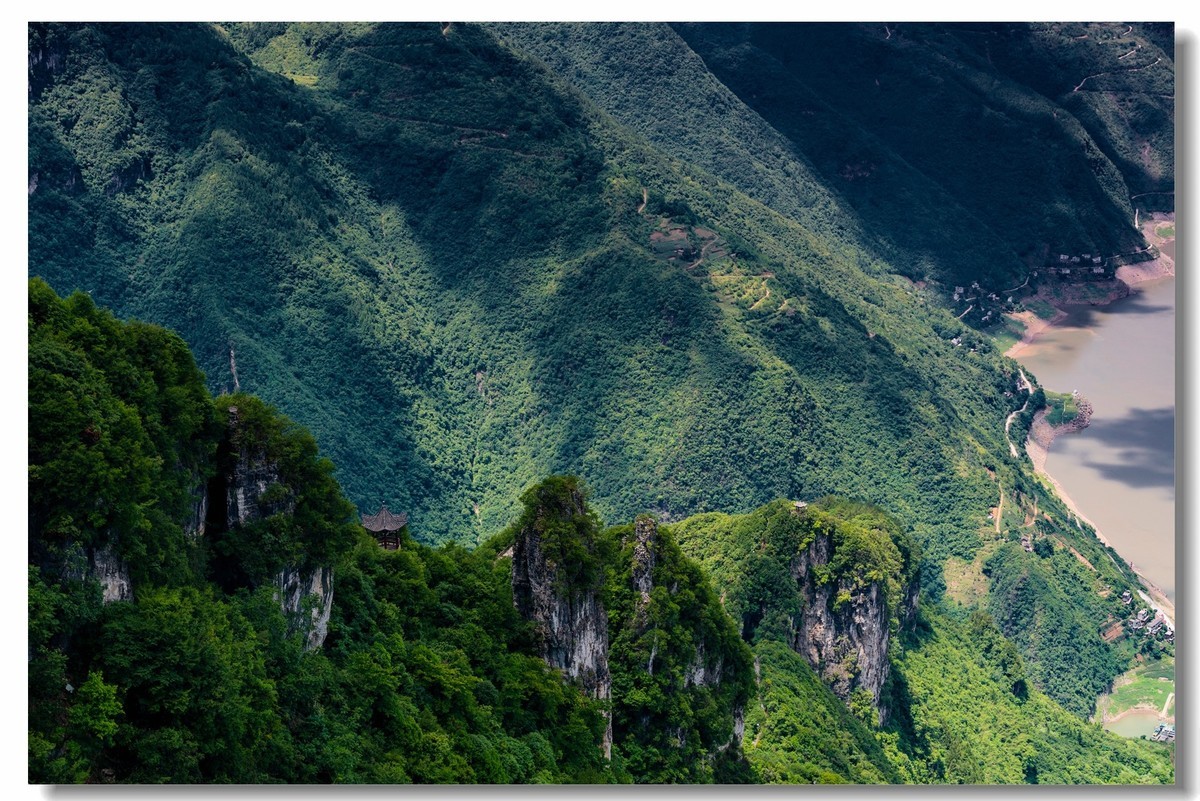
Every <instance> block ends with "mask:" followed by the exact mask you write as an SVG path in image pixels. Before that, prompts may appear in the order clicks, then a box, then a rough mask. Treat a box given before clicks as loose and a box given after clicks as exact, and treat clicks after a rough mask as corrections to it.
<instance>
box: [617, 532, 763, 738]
mask: <svg viewBox="0 0 1200 801" xmlns="http://www.w3.org/2000/svg"><path fill="white" fill-rule="evenodd" d="M660 536H661V535H660V534H659V530H658V523H657V521H656V520H655V519H654V518H653V517H650V516H648V515H642V516H640V517H638V518H637V520H636V521H635V522H634V531H633V537H634V539H633V558H632V564H631V568H632V569H631V571H630V572H631V575H630V580H631V586H632V587H633V590H634V592H635V593H636V596H635V601H634V603H635V612H634V619H633V625H634V627H635V629H636V630H637V631H638V633H639V634H640V633H644V632H646V631H647V629H648V626H649V625H650V623H649V618H650V615H649V606H650V602H651V601H650V593H651V592H652V591H653V590H654V587H655V581H654V570H655V567H656V566H657V565H658V564H659V562H660V561H662V560H661V559H660V550H661V548H662V543H661V538H660ZM667 560H668V561H669V557H667ZM678 590H679V587H678V586H677V585H674V586H670V587H667V591H668V592H669V593H671V594H672V595H673V594H675V593H676V592H677V591H678ZM664 656H665V654H663V653H662V652H660V651H658V650H657V649H655V650H652V651H651V654H650V660H649V662H648V664H647V665H646V671H647V673H649V674H653V673H654V671H655V669H656V666H657V665H656V663H658V662H659V661H660V660H662V659H663V658H664ZM683 664H684V665H686V667H685V668H684V671H683V686H682V687H681V688H679V689H681V690H685V691H686V690H688V689H689V688H692V687H717V686H718V685H720V684H721V681H722V679H723V678H724V677H725V675H726V673H727V672H736V668H732V667H731V666H728V665H726V664H725V659H724V657H723V655H722V654H721V653H720V652H719V651H718V652H717V653H711V652H710V650H709V649H708V648H706V647H705V641H704V639H703V637H702V636H701V637H698V638H697V639H696V641H695V647H694V649H693V650H692V651H691V653H690V654H684V655H683ZM731 715H732V719H733V733H732V736H731V737H730V739H729V741H728V742H725V743H722V744H720V745H719V746H717V750H719V751H723V750H725V749H727V748H729V747H730V746H731V745H736V746H740V745H741V742H742V735H743V733H744V732H745V729H746V721H745V708H744V706H743V705H741V704H736V705H734V706H733V708H732V709H731ZM672 739H673V740H674V741H676V742H678V743H679V744H680V745H683V744H684V743H685V742H686V736H685V734H684V733H683V730H682V728H680V729H678V730H676V731H674V733H673V735H672Z"/></svg>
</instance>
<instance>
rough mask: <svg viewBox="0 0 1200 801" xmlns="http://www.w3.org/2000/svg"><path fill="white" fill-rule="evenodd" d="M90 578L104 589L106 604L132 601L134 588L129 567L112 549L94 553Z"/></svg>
mask: <svg viewBox="0 0 1200 801" xmlns="http://www.w3.org/2000/svg"><path fill="white" fill-rule="evenodd" d="M89 561H90V565H89V567H90V570H89V571H88V572H89V577H90V578H92V579H94V580H96V581H98V582H100V586H101V587H103V589H104V596H103V599H104V603H106V604H110V603H113V602H114V601H132V600H133V586H132V585H131V584H130V582H129V565H127V564H125V562H123V561H122V560H121V559H120V558H118V557H117V555H116V554H115V553H113V551H112V549H111V548H97V549H96V550H94V551H92V556H91V559H90V560H89Z"/></svg>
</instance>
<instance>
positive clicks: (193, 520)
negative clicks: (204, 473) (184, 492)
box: [183, 484, 208, 539]
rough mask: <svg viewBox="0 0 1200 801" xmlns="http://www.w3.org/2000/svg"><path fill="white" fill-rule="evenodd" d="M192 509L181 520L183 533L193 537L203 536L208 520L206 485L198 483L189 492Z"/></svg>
mask: <svg viewBox="0 0 1200 801" xmlns="http://www.w3.org/2000/svg"><path fill="white" fill-rule="evenodd" d="M190 499H191V507H192V511H191V513H190V514H189V515H188V519H187V520H185V521H184V522H183V533H184V534H186V535H187V536H188V537H190V538H192V539H195V538H197V537H203V536H204V532H205V530H206V525H205V524H206V521H207V520H208V487H207V486H205V485H204V484H199V485H198V486H196V487H194V488H193V489H192V491H191V493H190Z"/></svg>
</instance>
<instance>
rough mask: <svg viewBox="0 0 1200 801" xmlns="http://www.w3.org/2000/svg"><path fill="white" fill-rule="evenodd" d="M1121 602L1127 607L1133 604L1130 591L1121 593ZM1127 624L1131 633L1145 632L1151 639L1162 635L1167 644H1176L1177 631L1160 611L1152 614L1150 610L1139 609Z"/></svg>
mask: <svg viewBox="0 0 1200 801" xmlns="http://www.w3.org/2000/svg"><path fill="white" fill-rule="evenodd" d="M1121 601H1122V602H1123V603H1124V604H1125V605H1126V606H1131V605H1132V604H1133V596H1132V595H1131V594H1130V593H1129V590H1126V591H1125V592H1123V593H1121ZM1127 623H1128V626H1129V629H1130V630H1131V631H1144V632H1145V633H1146V634H1147V635H1148V636H1150V637H1158V636H1160V635H1161V636H1162V638H1163V639H1165V640H1166V641H1167V642H1175V629H1173V628H1172V627H1171V624H1170V623H1168V622H1167V618H1166V615H1164V614H1163V613H1162V612H1161V611H1159V610H1154V612H1153V613H1151V611H1150V610H1149V609H1146V608H1142V609H1139V610H1138V613H1137V614H1136V615H1134V616H1133V617H1131V618H1129V620H1128V621H1127Z"/></svg>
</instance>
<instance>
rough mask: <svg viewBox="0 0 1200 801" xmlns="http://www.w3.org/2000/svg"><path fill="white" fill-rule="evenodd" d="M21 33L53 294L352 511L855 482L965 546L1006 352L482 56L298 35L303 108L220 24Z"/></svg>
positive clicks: (421, 44) (389, 32)
mask: <svg viewBox="0 0 1200 801" xmlns="http://www.w3.org/2000/svg"><path fill="white" fill-rule="evenodd" d="M31 35H32V36H33V43H32V45H31V47H32V52H33V53H34V55H35V60H36V61H37V62H38V65H37V66H36V67H35V69H34V70H33V76H34V79H33V82H32V84H31V88H32V91H33V96H32V98H31V112H30V120H31V122H30V124H31V136H32V137H33V139H34V140H36V141H35V146H34V147H33V155H32V156H31V159H32V161H31V167H30V170H31V186H33V185H34V183H36V187H35V188H34V189H33V190H32V194H31V196H30V212H31V233H30V246H31V254H32V256H31V263H32V264H33V265H35V266H34V270H35V271H36V272H37V273H38V274H41V275H43V276H45V277H46V278H47V280H49V281H50V282H51V284H52V285H54V286H55V287H57V288H58V289H60V290H63V291H66V290H68V289H72V288H82V289H86V290H89V291H91V292H92V294H93V296H94V297H95V298H96V299H97V300H99V301H102V302H105V303H111V304H112V305H114V307H115V308H117V309H118V310H119V311H121V313H123V314H136V315H138V316H140V317H143V318H145V319H149V320H154V321H159V322H164V323H170V324H171V325H173V326H175V327H176V328H177V329H178V330H179V331H180V333H181V334H182V335H183V336H184V337H185V338H186V339H187V340H188V341H189V342H190V343H192V345H193V346H194V347H195V349H196V352H197V356H198V359H199V362H200V364H201V366H202V368H203V369H204V370H205V373H206V374H207V375H208V376H209V382H210V386H212V387H213V388H225V389H232V388H233V387H234V385H235V380H234V379H235V374H234V369H235V367H236V378H237V385H238V386H239V387H240V388H242V389H245V390H254V391H258V392H261V393H263V394H264V396H265V397H267V398H268V399H269V400H270V401H272V402H274V403H277V404H279V405H280V406H281V407H283V408H285V409H287V410H288V411H289V412H290V413H291V414H293V415H294V416H295V417H296V418H297V419H298V420H299V421H301V422H303V423H305V424H307V425H310V426H312V428H313V429H314V430H315V431H317V432H318V433H319V436H320V437H321V440H322V442H324V443H327V444H326V445H325V447H326V448H327V449H328V452H329V453H330V456H331V457H332V458H333V459H334V461H335V463H336V464H337V465H338V469H339V476H341V477H342V480H343V481H344V483H345V484H346V486H347V488H348V491H349V493H350V496H351V498H352V499H354V500H355V501H356V503H358V505H359V506H360V507H362V508H363V509H367V508H368V507H373V506H375V505H376V504H378V503H380V502H382V501H388V502H389V503H391V505H392V508H398V509H406V510H408V511H409V512H410V514H411V519H412V520H413V523H414V531H417V532H419V536H422V537H425V538H428V539H431V540H435V541H436V540H440V539H444V538H446V537H447V536H451V535H453V536H456V537H461V536H462V535H463V532H465V531H473V532H474V533H475V536H482V535H484V534H485V533H487V532H491V531H495V530H497V529H498V528H499V527H500V526H501V525H503V521H504V520H505V519H507V516H508V515H509V514H511V512H512V510H513V507H512V501H511V499H512V498H513V497H515V496H516V495H517V493H519V492H520V490H521V488H522V487H523V486H526V485H527V484H528V483H529V482H531V481H532V480H533V479H534V478H535V477H536V476H537V475H540V474H542V473H545V472H552V471H556V470H567V469H572V470H577V471H578V472H579V473H581V474H582V475H583V476H584V477H585V478H587V479H588V480H590V481H592V482H593V483H594V484H595V485H596V486H597V487H598V490H597V492H598V495H597V497H596V503H597V506H598V508H599V509H600V510H601V511H602V512H603V513H605V514H617V513H619V514H622V515H632V514H634V513H636V512H637V511H639V510H640V509H642V508H645V507H646V506H650V507H652V508H655V509H657V510H658V511H659V512H660V513H661V514H663V515H665V516H666V517H667V518H671V517H680V516H682V515H684V514H687V513H690V512H692V511H697V510H704V509H713V508H718V507H719V508H725V509H731V508H742V509H744V508H749V507H751V506H753V505H755V504H757V503H761V502H765V501H767V500H769V499H771V498H773V497H776V496H779V495H791V496H809V495H816V494H821V493H824V492H828V491H841V492H847V493H850V494H853V495H856V496H859V497H863V498H866V499H868V500H872V501H876V502H880V503H885V505H886V506H888V508H892V509H895V510H896V512H897V513H898V514H899V515H901V517H902V519H904V520H905V521H907V522H911V523H912V524H913V525H915V526H918V527H919V528H920V530H921V536H922V537H923V538H926V539H933V540H936V542H937V545H935V546H934V550H935V551H942V550H958V551H959V552H961V553H962V554H963V555H964V557H966V556H969V554H970V553H972V552H973V550H974V545H973V544H972V543H971V540H970V539H967V540H963V539H962V538H963V532H964V530H969V529H970V528H971V527H972V521H973V520H974V519H975V516H976V515H977V514H979V511H980V510H981V509H982V508H984V503H985V501H986V500H987V496H989V495H990V494H991V490H990V489H989V488H988V483H989V482H988V480H987V479H986V477H985V473H984V470H983V467H984V466H985V463H987V462H990V461H992V459H993V457H991V456H984V455H983V454H986V453H995V454H999V455H1002V454H1003V450H1002V443H1001V426H1002V421H1003V417H1004V415H1005V414H1006V413H1007V411H1008V406H1009V404H1010V402H1009V400H1008V399H1006V398H1004V397H1003V391H1005V390H1007V389H1009V388H1010V387H1011V384H1012V382H1013V381H1014V378H1013V376H1012V374H1011V372H1009V368H1005V367H1003V366H1001V365H1000V364H999V362H997V361H996V360H995V356H994V354H991V353H989V352H988V347H989V346H988V345H987V344H986V343H984V342H983V341H982V340H981V339H980V338H977V337H973V336H972V334H971V333H970V331H969V330H967V329H964V328H963V327H962V326H960V325H959V324H957V323H956V322H955V321H954V320H953V319H952V318H950V317H949V316H946V315H944V314H939V313H938V312H937V311H936V310H931V309H930V308H929V307H928V306H927V305H926V304H924V303H923V302H922V300H921V298H920V296H919V295H917V294H916V293H915V292H913V291H912V289H911V287H909V286H907V285H906V284H897V283H893V282H892V281H891V280H887V277H886V275H882V274H883V273H886V272H887V267H886V265H883V264H880V263H878V262H877V261H875V260H874V258H873V257H872V256H870V255H869V254H865V253H863V252H862V251H859V250H857V249H855V248H854V247H853V246H852V245H851V244H849V243H847V242H845V241H843V240H841V239H840V238H838V237H837V236H834V235H831V234H830V233H829V232H827V231H824V230H821V229H815V228H812V227H807V226H803V225H801V224H799V223H797V222H795V221H792V220H790V219H788V218H785V217H781V216H778V215H775V214H772V213H771V212H770V211H768V210H767V209H766V208H764V207H762V206H760V205H758V204H756V203H754V202H753V201H750V200H748V199H746V198H745V197H743V196H740V195H738V194H737V193H736V192H735V191H734V190H733V189H732V188H731V187H728V186H721V185H720V184H717V183H714V181H713V179H712V177H711V176H709V175H707V174H705V173H703V172H699V171H697V170H696V169H695V168H693V167H691V166H690V165H687V164H684V163H681V162H677V161H673V160H670V159H666V158H664V157H663V156H662V155H661V154H659V153H657V152H655V151H653V150H651V149H649V148H647V147H645V146H644V145H640V144H638V142H637V141H636V140H635V139H632V138H630V137H628V136H627V135H625V134H624V133H623V132H622V131H621V130H620V129H619V128H616V127H615V126H613V125H612V124H611V123H610V122H608V121H607V120H606V119H605V118H604V117H602V116H601V115H599V114H597V113H595V112H593V111H590V110H589V109H588V107H587V106H586V105H584V101H582V100H581V99H579V98H577V97H575V96H573V95H572V94H570V93H568V92H564V91H563V90H562V89H560V88H557V87H556V84H555V83H554V81H553V80H552V79H551V78H550V76H548V75H546V74H545V73H543V72H541V71H540V69H539V68H538V67H537V66H536V65H534V64H532V63H530V62H528V61H524V60H522V59H520V58H519V57H517V56H514V55H513V54H512V53H510V52H508V51H506V50H504V49H503V48H501V47H500V46H499V45H498V44H497V43H496V42H495V41H494V40H493V39H492V38H491V37H490V35H489V34H487V33H486V32H485V31H482V30H480V29H477V28H472V27H470V26H452V27H451V28H450V29H449V30H448V31H447V32H446V33H445V34H443V32H442V30H441V28H440V27H438V26H366V27H363V28H355V27H353V26H295V27H293V28H291V29H289V30H287V31H285V32H284V33H282V34H281V36H280V37H277V38H275V39H271V40H270V42H271V46H272V47H275V46H276V45H277V43H278V41H279V39H280V38H282V39H283V40H285V43H286V42H291V45H289V46H288V47H287V48H286V53H287V54H288V55H289V56H292V57H295V58H297V59H298V58H300V57H301V56H304V54H305V53H310V54H311V53H314V52H315V53H316V54H317V55H316V56H315V57H310V58H309V61H308V62H307V64H308V66H306V67H305V69H307V70H309V71H310V72H308V73H304V75H306V76H307V77H305V78H304V79H303V80H302V81H301V82H300V83H295V82H293V81H290V80H287V79H285V78H284V77H282V76H278V75H274V74H271V73H269V72H265V71H262V70H260V69H257V68H255V67H254V66H253V65H251V64H250V63H248V62H247V61H245V59H244V58H243V57H241V56H239V55H238V54H237V53H236V51H235V50H234V49H232V48H231V47H230V46H229V45H228V44H226V43H225V42H224V41H223V39H222V36H221V34H220V32H219V31H217V30H215V29H212V28H206V27H202V26H200V27H192V26H166V27H163V28H153V27H152V26H112V27H101V28H90V27H82V28H70V27H61V26H51V27H49V28H46V29H40V28H35V29H34V30H33V31H32V34H31ZM278 47H279V48H282V47H283V45H279V46H278ZM276 49H278V48H276ZM265 52H268V53H269V52H272V49H271V48H270V47H269V48H265ZM39 54H41V55H39ZM264 58H265V56H264ZM297 69H299V68H297ZM297 75H299V73H297ZM298 80H299V79H298ZM306 84H312V85H311V87H310V86H308V85H306ZM82 123H86V124H82ZM98 131H104V132H106V135H104V136H99V135H97V133H96V132H98ZM32 177H36V179H37V180H36V181H33V180H32ZM643 189H645V190H646V192H647V195H648V197H649V203H648V205H646V207H645V208H643V209H642V211H641V212H639V211H638V210H639V208H640V207H641V206H642V190H643ZM676 250H678V251H680V255H678V256H676V255H675V251H676ZM864 268H865V272H864ZM871 275H879V276H880V277H879V278H875V277H871ZM930 320H932V321H933V322H934V325H933V326H931V325H930ZM958 334H962V335H963V336H965V337H966V343H967V347H963V348H955V347H954V346H953V345H951V344H949V343H948V340H949V339H950V338H951V337H953V336H955V335H958ZM972 345H974V346H975V347H974V348H972V347H971V346H972ZM893 466H901V468H902V469H893ZM951 475H954V476H957V479H956V480H953V481H949V480H948V477H949V476H951ZM922 484H924V485H926V486H927V489H926V490H919V489H918V487H920V486H922ZM935 486H936V487H937V490H936V491H933V487H935ZM599 488H603V489H599ZM934 531H937V532H938V535H937V536H936V537H934V536H933V534H932V532H934Z"/></svg>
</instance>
